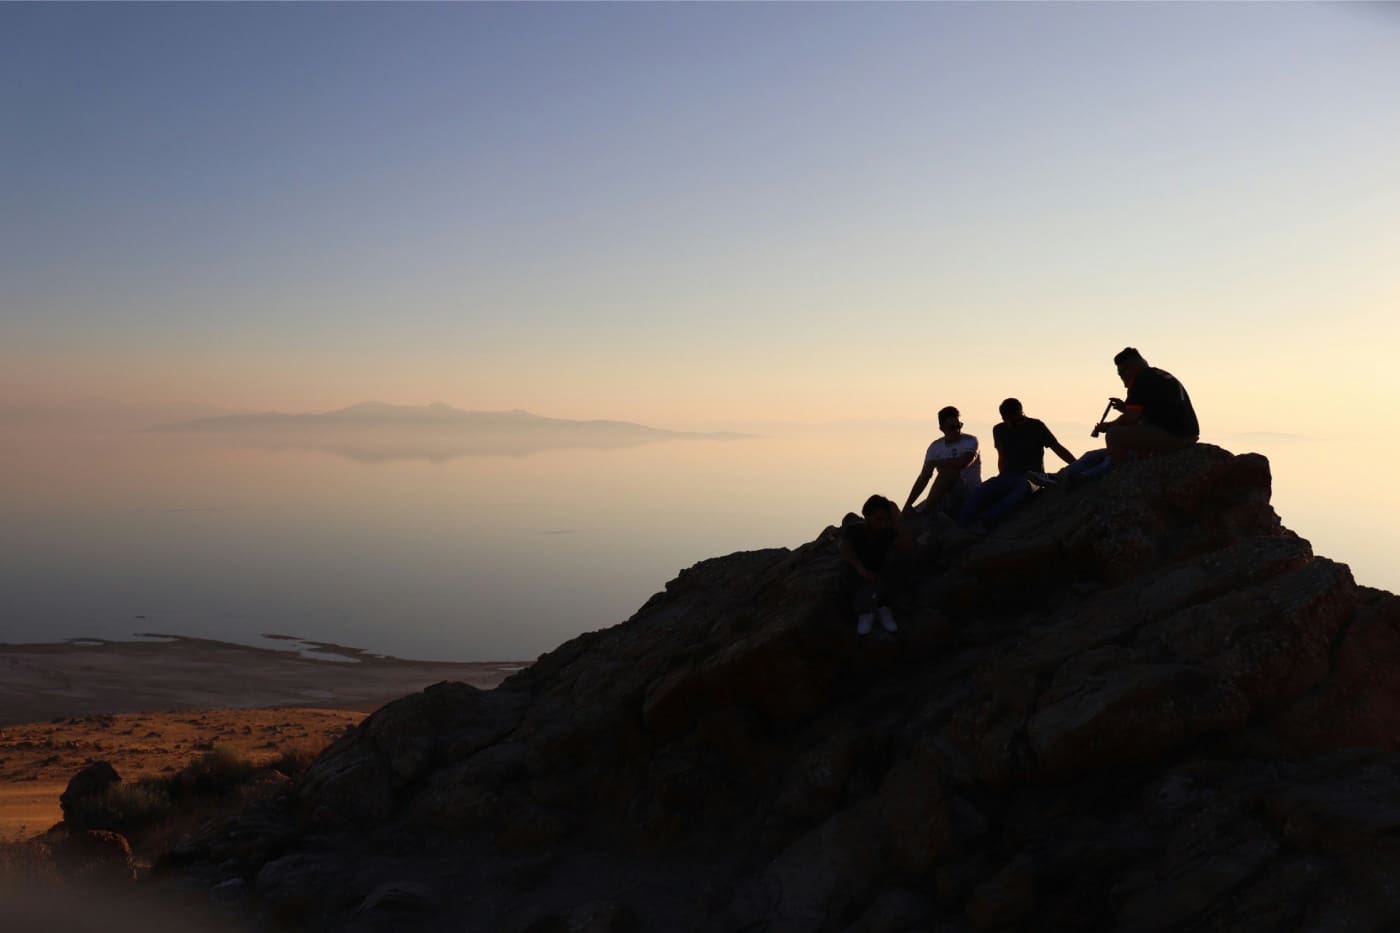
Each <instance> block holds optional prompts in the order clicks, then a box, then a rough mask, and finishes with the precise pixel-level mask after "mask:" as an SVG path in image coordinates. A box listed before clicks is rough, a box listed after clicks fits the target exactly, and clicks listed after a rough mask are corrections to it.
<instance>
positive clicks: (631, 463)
mask: <svg viewBox="0 0 1400 933" xmlns="http://www.w3.org/2000/svg"><path fill="white" fill-rule="evenodd" d="M1051 426H1052V427H1053V428H1055V429H1056V431H1057V433H1059V434H1060V436H1061V438H1062V439H1063V440H1065V441H1066V442H1067V443H1068V444H1069V446H1070V447H1071V449H1073V450H1074V451H1075V452H1076V453H1078V452H1080V446H1081V445H1082V444H1083V443H1087V438H1086V439H1083V440H1082V441H1078V442H1076V441H1075V440H1074V438H1075V436H1076V435H1077V434H1081V433H1083V432H1082V431H1077V430H1074V427H1075V426H1072V425H1070V426H1066V425H1058V424H1055V423H1053V422H1052V424H1051ZM977 433H979V434H981V435H983V436H984V440H985V439H986V438H989V437H990V429H989V427H984V429H983V430H982V431H980V432H977ZM929 439H930V438H929V437H927V436H926V431H925V429H923V428H920V427H914V426H911V427H898V428H881V429H874V428H861V429H851V430H842V431H835V430H832V429H821V430H817V429H809V430H795V431H787V432H784V433H781V434H779V435H775V436H768V437H762V438H754V439H746V440H723V441H715V440H685V441H667V442H662V443H655V444H649V445H645V446H640V447H631V448H622V449H612V450H577V449H575V450H568V449H565V450H540V451H535V452H532V453H526V454H509V455H481V454H479V453H474V454H467V453H460V452H453V451H452V450H443V449H439V448H434V449H432V450H428V451H422V450H412V449H396V448H395V447H394V446H393V445H392V444H389V445H383V446H379V447H376V448H375V449H374V450H373V451H370V452H369V453H366V452H365V451H355V450H344V449H340V450H325V449H298V448H295V447H287V446H281V447H276V448H260V447H253V446H240V444H239V443H238V442H233V441H229V440H219V439H212V440H211V439H203V438H190V437H177V436H166V435H158V434H139V433H112V434H88V435H86V436H84V437H60V436H56V435H54V434H36V435H32V436H15V435H11V436H7V437H5V438H3V446H0V480H3V482H0V523H3V534H2V535H0V641H10V642H17V641H57V640H63V639H68V638H74V637H84V636H95V637H103V638H113V639H119V638H127V637H130V636H131V635H132V634H133V633H137V632H145V631H153V632H171V633H176V634H182V635H193V636H201V637H210V638H219V639H224V640H230V641H239V642H245V643H250V644H258V643H262V642H261V638H262V635H263V634H264V633H281V634H290V635H296V636H300V637H302V638H307V639H312V640H319V641H332V642H337V643H340V644H348V645H354V646H358V647H364V648H369V649H372V650H376V651H382V652H385V653H389V654H394V655H397V656H400V657H411V658H434V659H444V660H463V661H467V660H473V661H484V660H506V659H525V658H533V657H534V656H536V655H538V654H539V653H540V652H543V651H546V650H549V649H550V648H553V647H554V646H555V645H557V644H558V643H559V642H561V641H563V640H564V639H567V638H569V637H572V636H573V635H576V634H578V633H580V632H583V631H587V630H590V629H596V628H600V627H604V626H607V625H611V624H613V623H615V622H618V621H621V620H622V619H624V618H626V617H627V616H629V615H630V614H631V613H632V612H633V611H635V610H636V608H637V607H638V606H640V605H641V604H642V603H643V602H644V601H645V600H646V599H647V597H648V596H649V595H650V594H652V593H653V592H655V591H657V590H659V589H661V588H662V587H663V586H664V584H665V582H666V581H667V580H669V579H671V578H672V577H674V576H675V574H676V572H677V571H678V570H680V569H681V568H684V567H686V566H689V565H690V564H693V563H695V562H696V561H698V560H701V559H704V558H707V557H712V556H716V555H720V554H726V553H729V552H732V551H736V550H741V549H748V548H760V547H772V546H796V545H798V544H801V543H802V542H804V541H807V540H810V539H811V538H812V537H813V536H814V535H815V534H816V533H817V532H818V531H820V530H821V528H823V527H824V526H825V525H827V524H831V523H834V522H836V521H838V520H839V518H840V516H841V515H842V514H843V513H844V512H845V511H847V510H849V509H856V508H858V507H859V504H860V502H861V501H862V500H863V499H864V498H865V496H866V495H868V494H869V493H871V492H881V493H884V494H886V495H889V496H891V497H892V498H895V499H897V500H899V501H903V498H904V496H905V494H907V492H908V487H909V483H910V482H911V481H912V479H913V476H914V474H915V472H916V471H917V468H918V464H919V460H920V458H921V455H922V450H923V447H924V445H925V444H926V443H927V442H928V440H929ZM1208 439H1209V438H1208ZM1218 442H1220V443H1222V444H1223V445H1224V446H1227V447H1230V448H1231V449H1235V450H1245V449H1255V450H1261V452H1264V453H1267V454H1269V455H1270V457H1271V460H1272V461H1273V463H1274V474H1275V505H1276V506H1277V507H1278V509H1279V510H1280V512H1281V513H1282V515H1283V517H1284V520H1285V522H1286V523H1287V524H1288V525H1289V526H1290V527H1292V528H1294V530H1296V531H1298V532H1299V533H1300V534H1302V535H1304V536H1305V537H1308V538H1310V539H1311V540H1312V541H1313V544H1314V547H1315V548H1316V550H1317V551H1318V552H1319V553H1322V554H1326V555H1327V556H1330V557H1333V558H1336V559H1338V560H1343V561H1345V562H1347V563H1350V564H1351V565H1352V567H1353V569H1354V571H1355V572H1356V574H1357V576H1358V578H1359V579H1360V580H1361V582H1363V583H1368V584H1371V585H1376V586H1382V587H1385V588H1387V589H1392V590H1394V589H1400V572H1397V571H1396V568H1397V566H1400V563H1398V562H1397V557H1400V532H1397V531H1396V530H1395V528H1394V527H1393V523H1392V522H1391V520H1390V519H1391V518H1393V517H1394V516H1395V515H1397V514H1400V494H1397V493H1396V492H1395V491H1394V489H1393V487H1394V484H1393V482H1392V481H1391V479H1390V477H1389V476H1388V475H1385V474H1383V472H1382V464H1384V463H1386V462H1389V458H1384V459H1383V458H1381V457H1380V456H1369V455H1366V452H1365V451H1362V450H1359V449H1358V447H1357V446H1356V444H1355V442H1354V440H1353V441H1350V442H1347V447H1346V449H1347V454H1348V456H1347V461H1348V462H1349V463H1356V462H1358V461H1359V462H1360V463H1361V466H1360V467H1359V468H1356V467H1349V468H1347V469H1346V470H1344V469H1343V468H1342V467H1340V466H1338V465H1337V463H1336V457H1335V453H1336V451H1337V449H1338V447H1339V442H1338V441H1337V440H1336V439H1330V440H1313V441H1308V440H1298V439H1278V438H1259V439H1254V438H1221V439H1218ZM984 471H985V472H987V473H988V474H990V473H991V472H992V467H991V466H990V465H988V466H987V467H986V468H984Z"/></svg>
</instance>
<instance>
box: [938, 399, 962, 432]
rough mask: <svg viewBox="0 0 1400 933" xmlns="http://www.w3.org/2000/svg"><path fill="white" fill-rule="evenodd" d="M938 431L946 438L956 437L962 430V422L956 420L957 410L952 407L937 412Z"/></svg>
mask: <svg viewBox="0 0 1400 933" xmlns="http://www.w3.org/2000/svg"><path fill="white" fill-rule="evenodd" d="M938 430H940V431H942V432H943V433H944V434H946V435H947V436H948V437H957V436H958V432H959V431H961V430H962V421H961V420H959V418H958V410H957V409H956V408H954V407H953V406H952V405H949V406H948V407H947V408H940V409H939V410H938Z"/></svg>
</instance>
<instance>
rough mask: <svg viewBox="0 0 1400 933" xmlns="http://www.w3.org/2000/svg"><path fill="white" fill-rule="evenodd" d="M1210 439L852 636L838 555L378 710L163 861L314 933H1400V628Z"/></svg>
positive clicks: (944, 561) (939, 553) (928, 577)
mask: <svg viewBox="0 0 1400 933" xmlns="http://www.w3.org/2000/svg"><path fill="white" fill-rule="evenodd" d="M1269 497H1270V475H1269V467H1268V463H1267V461H1266V460H1265V459H1264V458H1263V457H1260V456H1258V455H1253V454H1245V455H1240V456H1234V455H1232V454H1230V453H1228V452H1226V451H1223V450H1221V449H1219V448H1216V447H1211V446H1206V445H1202V446H1199V447H1196V448H1193V449H1190V450H1187V451H1183V452H1180V453H1177V454H1173V455H1170V456H1165V457H1162V458H1159V459H1156V460H1153V461H1150V462H1147V463H1144V464H1139V465H1133V466H1129V467H1125V468H1122V469H1120V470H1118V471H1117V472H1115V473H1113V474H1110V475H1109V476H1108V477H1107V478H1106V479H1105V480H1103V481H1102V482H1100V483H1098V484H1095V485H1091V486H1086V487H1083V488H1081V489H1078V490H1076V491H1074V492H1064V491H1061V490H1057V489H1052V490H1049V491H1047V492H1044V493H1042V494H1041V495H1039V496H1038V497H1037V499H1036V500H1035V501H1034V502H1033V503H1032V504H1031V505H1030V506H1029V507H1027V508H1026V509H1025V510H1024V511H1023V512H1022V513H1020V514H1019V515H1018V516H1016V517H1015V518H1013V519H1012V520H1010V521H1009V522H1007V523H1006V524H1005V525H1003V526H1002V528H1001V530H1000V531H999V533H997V534H996V535H992V536H986V537H978V536H970V535H965V534H962V533H958V532H945V533H942V534H938V533H935V534H934V536H933V537H932V539H931V540H929V541H928V542H927V547H926V548H925V549H924V551H923V552H922V554H921V557H920V565H921V572H920V583H919V586H918V590H917V598H916V609H915V611H914V614H913V616H912V618H908V619H907V620H904V621H903V624H902V626H901V630H900V632H899V633H898V635H897V636H895V637H892V638H890V637H869V638H866V639H857V637H856V636H855V635H854V633H853V632H852V631H850V629H849V626H848V625H847V624H846V623H845V622H844V621H843V620H842V619H841V618H840V616H839V614H838V612H837V608H836V604H835V590H836V577H837V567H838V564H837V561H838V558H837V555H836V545H835V535H836V532H835V529H833V528H828V529H827V530H826V531H824V532H822V534H820V535H819V536H818V537H817V538H816V540H814V541H812V542H810V543H808V544H805V545H803V546H802V547H799V548H797V549H795V550H792V551H788V550H781V549H779V550H768V551H757V552H750V553H740V554H733V555H730V556H728V557H722V558H716V559H713V560H708V561H704V562H702V563H700V564H697V565H696V566H695V567H692V568H690V569H689V570H686V571H684V572H683V573H681V574H680V575H679V576H678V577H677V578H676V579H675V580H673V581H672V582H671V583H669V584H667V587H666V590H665V592H664V593H658V594H657V595H656V596H654V597H653V598H652V599H651V600H650V601H648V602H647V604H646V605H645V606H643V607H642V608H641V609H640V610H639V611H638V612H637V613H636V614H635V615H634V616H633V617H632V618H631V619H629V620H628V621H627V622H625V623H622V624H621V625H618V626H615V627H613V628H611V629H607V630H605V631H601V632H594V633H590V634H586V635H583V636H580V637H578V638H576V639H573V640H572V641H569V642H567V643H566V644H564V645H562V646H560V647H559V648H558V649H556V650H555V651H553V652H551V653H549V654H547V655H545V656H543V657H541V658H540V659H539V661H538V662H537V663H536V664H535V665H534V666H532V667H530V668H528V669H526V670H524V671H522V672H520V673H518V674H516V675H514V676H512V677H511V678H510V679H509V680H507V681H506V682H505V683H503V684H502V685H501V686H500V687H498V688H497V689H495V690H491V691H482V690H477V689H474V688H472V687H469V686H466V685H463V684H453V683H444V684H438V685H436V686H434V687H431V688H429V689H427V690H425V691H424V692H422V693H419V694H415V695H413V696H409V697H405V698H403V699H401V700H398V701H396V702H394V703H391V704H390V705H388V706H386V707H384V708H383V709H381V710H379V711H378V712H376V713H375V714H373V715H372V716H370V717H369V718H368V719H367V720H365V722H364V723H363V724H362V725H361V726H360V727H359V728H358V729H356V730H354V731H353V732H351V733H349V734H347V735H346V737H344V738H342V739H341V740H339V741H338V742H337V743H336V744H334V745H333V746H332V747H331V748H329V749H328V750H327V751H326V752H325V753H324V754H323V755H322V756H321V757H320V758H319V759H318V760H317V761H316V762H315V763H314V764H313V765H312V767H311V768H310V770H309V771H308V772H307V774H306V776H305V778H304V779H303V780H302V781H301V782H300V783H299V784H298V785H297V786H296V787H295V789H294V790H292V791H290V792H288V793H287V794H286V795H285V796H283V797H281V798H279V799H278V801H277V802H276V803H274V804H269V805H265V806H263V807H261V808H259V809H255V810H250V811H248V812H247V813H245V814H243V815H242V816H241V817H239V818H237V819H235V820H233V821H232V822H230V823H228V824H225V825H222V826H220V827H218V828H216V829H212V830H210V831H209V832H208V833H207V834H206V835H205V836H204V837H203V838H202V839H200V840H198V841H197V842H194V843H191V844H190V845H188V846H186V847H184V848H182V849H181V850H179V851H177V852H176V853H174V855H172V856H171V857H170V858H169V859H167V860H166V863H165V864H164V865H163V866H162V871H163V873H164V874H165V875H167V876H182V877H183V876H188V877H193V878H197V879H200V880H201V881H202V882H203V883H205V884H208V885H211V886H213V885H218V886H219V887H217V888H215V890H217V891H222V892H224V895H228V892H236V895H237V896H236V897H226V900H229V901H230V903H232V904H233V905H234V906H233V907H232V908H231V909H234V910H236V911H238V912H239V913H240V915H242V916H244V917H246V918H249V919H252V920H257V921H262V922H266V923H271V922H274V921H276V922H282V923H287V924H290V925H291V926H292V927H293V928H301V929H308V930H356V931H361V930H386V931H387V930H395V931H397V930H454V931H456V930H464V931H465V930H482V931H487V930H490V931H512V930H519V931H534V933H542V931H553V930H561V931H562V930H571V931H577V930H589V931H595V930H596V931H605V930H606V931H624V930H705V931H710V930H713V931H735V930H755V931H757V930H765V931H843V930H849V931H861V933H895V931H909V930H935V929H936V930H950V931H951V930H1047V929H1051V930H1054V929H1060V930H1070V929H1076V930H1077V929H1095V930H1133V931H1138V930H1141V931H1148V930H1160V931H1186V930H1261V931H1262V930H1276V929H1285V928H1294V927H1297V926H1302V927H1305V928H1308V929H1326V930H1333V929H1335V930H1343V929H1346V930H1353V929H1355V930H1369V929H1380V928H1383V927H1392V926H1394V925H1395V924H1397V923H1400V888H1397V886H1396V885H1395V884H1394V882H1393V879H1394V878H1396V877H1400V846H1398V845H1397V843H1396V841H1395V836H1394V834H1393V830H1394V828H1395V827H1397V826H1400V756H1397V755H1396V754H1395V746H1396V742H1397V737H1398V736H1400V681H1397V679H1396V678H1395V677H1394V673H1393V672H1394V671H1395V669H1396V666H1397V662H1400V600H1398V599H1397V598H1396V597H1394V596H1391V595H1390V594H1387V593H1383V592H1379V591H1376V590H1371V589H1367V588H1365V587H1360V586H1357V585H1356V584H1355V583H1354V582H1353V580H1352V578H1351V574H1350V572H1349V571H1348V570H1347V568H1346V567H1345V566H1344V565H1342V564H1337V563H1334V562H1332V561H1330V560H1327V559H1325V558H1320V557H1315V556H1314V555H1313V554H1312V552H1311V548H1310V547H1309V545H1308V543H1307V542H1306V541H1304V540H1303V539H1301V538H1299V537H1297V536H1295V535H1294V534H1292V533H1291V532H1289V531H1287V530H1286V529H1284V528H1283V527H1282V526H1281V524H1280V522H1279V520H1278V517H1277V516H1276V515H1275V514H1274V511H1273V509H1272V508H1271V506H1270V505H1269Z"/></svg>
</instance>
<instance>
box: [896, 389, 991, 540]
mask: <svg viewBox="0 0 1400 933" xmlns="http://www.w3.org/2000/svg"><path fill="white" fill-rule="evenodd" d="M938 429H939V430H940V431H942V432H943V436H942V437H940V438H939V439H938V440H936V441H934V442H933V443H932V444H929V445H928V451H927V452H926V453H925V454H924V466H923V469H922V470H920V471H919V476H918V478H917V479H915V480H914V488H913V489H911V490H910V491H909V498H908V499H907V500H906V501H905V503H904V511H906V512H908V511H909V510H910V509H911V508H913V506H914V500H916V499H918V498H919V494H920V493H922V492H923V491H924V487H925V486H927V485H928V481H929V478H930V477H934V479H933V487H932V488H931V489H929V493H928V498H927V499H925V500H924V502H923V504H922V505H920V506H919V507H918V510H917V511H920V512H922V513H924V514H925V515H932V514H933V513H934V512H939V511H942V512H948V513H950V514H953V515H956V514H957V513H958V511H959V510H961V509H962V507H963V505H964V504H965V503H966V502H967V499H968V497H969V496H970V495H972V491H973V490H974V489H976V488H977V487H978V486H980V485H982V460H981V455H980V454H979V453H978V452H977V438H975V437H973V436H972V435H971V434H964V433H962V422H961V421H960V420H958V410H957V409H956V408H954V407H953V406H952V405H949V406H948V407H947V408H943V409H940V410H939V412H938ZM935 472H936V473H937V476H936V477H935V476H934V474H935Z"/></svg>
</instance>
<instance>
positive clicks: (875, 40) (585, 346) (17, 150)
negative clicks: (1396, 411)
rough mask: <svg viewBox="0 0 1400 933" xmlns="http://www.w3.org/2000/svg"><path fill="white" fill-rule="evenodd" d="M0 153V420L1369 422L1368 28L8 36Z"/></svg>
mask: <svg viewBox="0 0 1400 933" xmlns="http://www.w3.org/2000/svg"><path fill="white" fill-rule="evenodd" d="M0 124H3V127H4V132H3V135H2V136H0V402H8V403H9V404H10V405H12V406H15V405H18V406H24V405H33V406H41V407H42V406H45V405H50V406H52V405H64V404H73V403H78V402H82V403H89V402H91V401H93V400H102V401H104V402H107V403H120V404H162V403H167V402H170V401H172V400H179V401H180V402H182V403H188V404H194V405H205V406H209V407H211V408H229V409H250V408H251V409H265V408H275V409H280V410H308V409H324V408H332V407H338V406H340V405H345V404H349V403H352V402H356V401H360V400H363V399H366V398H379V399H383V400H386V401H393V402H403V403H426V402H429V401H434V400H442V401H445V402H448V403H451V404H454V405H458V406H460V407H464V408H514V407H523V408H528V409H530V410H532V411H536V412H540V413H543V414H550V415H558V416H564V417H612V418H629V419H634V420H640V421H646V422H650V423H654V424H662V425H667V426H691V425H710V426H718V425H729V424H732V425H735V426H738V425H741V424H743V423H748V422H752V421H756V420H806V421H819V420H829V419H839V418H864V417H889V418H930V417H931V414H932V412H933V411H934V410H936V408H938V407H939V406H941V405H942V404H945V403H947V402H949V401H953V402H956V403H959V404H961V405H962V406H963V407H964V409H965V410H966V409H970V408H974V407H977V408H979V410H982V409H986V410H987V411H988V414H989V415H990V414H991V411H992V410H994V407H995V404H996V402H997V401H998V400H1000V398H1002V397H1003V396H1005V395H1008V394H1015V395H1019V396H1021V397H1022V398H1023V399H1024V400H1025V401H1026V404H1027V408H1028V410H1031V411H1032V412H1033V413H1040V414H1042V415H1045V416H1060V417H1066V416H1069V415H1072V416H1074V417H1076V418H1079V419H1081V420H1083V421H1084V422H1085V423H1086V424H1087V423H1092V420H1093V418H1094V416H1096V415H1097V414H1098V412H1099V410H1100V407H1101V402H1102V399H1103V398H1104V397H1105V396H1106V395H1107V394H1109V393H1110V392H1111V391H1112V390H1113V389H1114V388H1115V380H1114V375H1113V367H1112V363H1111V361H1110V358H1111V356H1112V355H1113V353H1114V352H1116V351H1117V350H1118V349H1120V348H1122V347H1123V346H1124V345H1128V344H1132V345H1136V346H1138V347H1139V348H1141V349H1142V350H1143V352H1144V353H1145V355H1147V356H1148V358H1149V359H1150V360H1151V361H1152V362H1154V363H1158V364H1160V365H1163V366H1165V367H1167V368H1169V369H1171V370H1172V371H1174V372H1175V373H1176V374H1177V375H1178V376H1180V377H1181V378H1182V379H1183V381H1184V382H1186V384H1187V385H1188V387H1190V389H1191V391H1192V394H1193V396H1194V397H1195V398H1196V400H1197V407H1198V409H1200V410H1201V412H1202V422H1203V424H1204V425H1205V429H1206V434H1207V436H1208V437H1209V436H1210V435H1211V434H1213V433H1216V432H1229V431H1248V430H1266V431H1281V432H1299V433H1309V432H1317V431H1323V430H1329V429H1332V428H1335V427H1336V425H1337V422H1338V420H1339V419H1343V420H1345V421H1346V422H1347V423H1348V424H1354V425H1356V426H1364V425H1365V424H1366V423H1367V422H1368V420H1372V419H1375V418H1377V417H1384V418H1385V419H1387V423H1388V422H1389V420H1390V419H1391V415H1390V413H1389V407H1390V406H1391V405H1392V404H1393V403H1394V402H1395V401H1396V400H1397V399H1400V375H1398V374H1397V370H1396V367H1394V365H1393V363H1392V357H1393V355H1394V351H1395V348H1396V347H1397V346H1400V341H1397V337H1400V324H1397V313H1396V312H1397V310H1400V7H1397V6H1395V5H1389V6H1385V5H1378V4H1367V5H1344V4H1322V5H1310V4H1231V5H1213V4H1169V5H1156V4H1083V5H1062V4H1033V5H1032V4H978V5H961V4H946V5H945V4H936V5H907V4H897V5H826V4H823V5H802V4H776V5H752V6H749V5H732V4H703V5H671V4H667V5H634V4H614V5H550V4H521V5H441V4H433V5H407V6H405V5H377V4H353V5H332V4H314V5H289V6H282V5H268V4H246V5H245V4H236V5H207V4H198V5H167V4H158V5H127V4H120V5H106V4H97V5H48V4H44V5H38V4H32V5H31V4H5V5H3V6H0ZM984 420H987V421H990V420H994V418H990V417H989V418H987V419H984ZM1372 423H1374V422H1373V421H1372Z"/></svg>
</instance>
